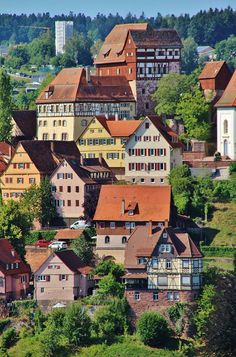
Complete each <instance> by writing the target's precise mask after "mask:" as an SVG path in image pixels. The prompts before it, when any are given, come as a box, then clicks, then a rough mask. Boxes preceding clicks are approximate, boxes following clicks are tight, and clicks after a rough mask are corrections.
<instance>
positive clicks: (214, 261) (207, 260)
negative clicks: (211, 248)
mask: <svg viewBox="0 0 236 357" xmlns="http://www.w3.org/2000/svg"><path fill="white" fill-rule="evenodd" d="M203 267H204V271H206V270H207V268H212V267H216V268H219V269H224V270H233V269H234V266H233V259H231V258H222V257H204V258H203Z"/></svg>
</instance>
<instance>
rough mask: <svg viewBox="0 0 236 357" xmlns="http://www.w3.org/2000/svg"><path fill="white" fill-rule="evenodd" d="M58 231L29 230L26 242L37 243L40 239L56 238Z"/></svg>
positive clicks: (28, 243) (27, 243) (29, 243)
mask: <svg viewBox="0 0 236 357" xmlns="http://www.w3.org/2000/svg"><path fill="white" fill-rule="evenodd" d="M55 235H56V231H49V230H48V231H29V232H28V233H27V235H26V236H25V244H26V245H31V244H35V243H36V242H37V241H38V240H39V239H45V240H47V241H51V240H53V239H54V237H55Z"/></svg>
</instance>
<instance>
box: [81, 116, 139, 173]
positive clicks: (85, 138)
mask: <svg viewBox="0 0 236 357" xmlns="http://www.w3.org/2000/svg"><path fill="white" fill-rule="evenodd" d="M140 123H141V122H140V121H139V120H115V119H112V120H111V119H109V120H108V119H106V118H105V117H99V116H97V117H94V118H93V119H92V121H91V122H90V124H89V125H88V127H87V128H86V129H85V130H84V132H83V133H82V134H81V136H80V137H79V140H78V142H77V143H78V147H79V150H80V152H81V154H82V155H83V157H85V158H95V157H99V156H102V157H103V158H104V159H105V160H106V162H107V164H108V166H109V167H110V168H111V169H112V171H113V173H114V174H115V175H116V176H117V178H119V179H120V178H122V177H123V175H124V170H125V161H124V158H125V143H126V141H127V140H128V138H129V137H130V136H131V135H132V134H133V132H134V131H135V130H136V129H137V127H138V126H139V125H140Z"/></svg>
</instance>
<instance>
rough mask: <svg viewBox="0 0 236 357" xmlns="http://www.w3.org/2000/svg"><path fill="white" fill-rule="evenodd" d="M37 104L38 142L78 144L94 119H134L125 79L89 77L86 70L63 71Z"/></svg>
mask: <svg viewBox="0 0 236 357" xmlns="http://www.w3.org/2000/svg"><path fill="white" fill-rule="evenodd" d="M36 104H37V114H38V118H37V138H38V139H39V140H64V141H67V140H74V141H77V140H78V138H79V136H80V134H81V133H82V132H83V131H84V129H85V128H86V127H87V125H88V124H89V122H90V121H91V120H92V118H93V117H94V116H95V115H106V116H107V117H110V116H115V117H116V118H118V119H124V118H126V119H130V118H133V117H135V115H136V102H135V98H134V96H133V93H132V90H131V87H130V84H129V82H128V80H127V79H126V78H125V77H124V76H119V77H112V76H104V77H98V76H92V75H90V71H89V69H88V68H87V69H86V70H85V69H83V68H64V69H62V70H61V72H60V73H59V74H58V75H57V76H56V77H55V78H54V79H53V80H52V82H51V83H50V84H49V85H48V86H47V87H46V88H45V89H44V90H43V91H42V92H41V93H40V95H39V97H38V98H37V100H36Z"/></svg>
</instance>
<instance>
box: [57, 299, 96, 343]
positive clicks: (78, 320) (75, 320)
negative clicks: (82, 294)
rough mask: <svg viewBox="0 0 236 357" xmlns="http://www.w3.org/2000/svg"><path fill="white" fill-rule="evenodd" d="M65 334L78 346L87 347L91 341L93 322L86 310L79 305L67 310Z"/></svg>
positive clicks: (75, 304)
mask: <svg viewBox="0 0 236 357" xmlns="http://www.w3.org/2000/svg"><path fill="white" fill-rule="evenodd" d="M63 327H64V334H65V336H66V337H67V338H68V339H69V341H70V343H72V344H74V345H76V346H82V345H86V344H87V343H88V342H89V340H90V329H91V320H90V317H89V316H88V315H87V312H86V311H85V308H84V307H82V306H81V305H80V304H78V303H74V304H72V305H70V306H69V307H68V308H67V309H66V313H65V319H64V326H63Z"/></svg>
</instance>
